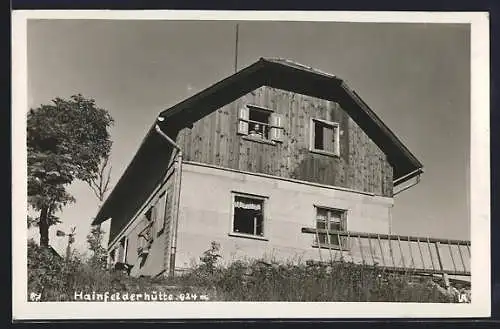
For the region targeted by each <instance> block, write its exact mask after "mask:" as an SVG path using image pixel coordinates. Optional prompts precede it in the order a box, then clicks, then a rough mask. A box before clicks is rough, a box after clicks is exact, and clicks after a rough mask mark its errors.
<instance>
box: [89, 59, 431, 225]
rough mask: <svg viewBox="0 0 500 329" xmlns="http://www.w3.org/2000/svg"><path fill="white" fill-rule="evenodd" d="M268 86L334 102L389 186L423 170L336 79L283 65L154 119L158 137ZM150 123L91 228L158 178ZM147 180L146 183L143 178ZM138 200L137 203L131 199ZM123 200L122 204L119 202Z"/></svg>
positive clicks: (256, 67) (164, 156)
mask: <svg viewBox="0 0 500 329" xmlns="http://www.w3.org/2000/svg"><path fill="white" fill-rule="evenodd" d="M264 85H266V86H270V87H274V88H278V89H283V90H288V91H292V92H296V93H300V94H304V95H308V96H312V97H317V98H321V99H326V100H331V101H335V102H338V103H339V104H340V106H341V107H342V109H344V110H345V111H346V112H347V113H348V114H349V116H350V117H351V118H352V119H353V120H354V121H355V122H356V123H357V124H358V125H359V126H360V128H361V129H363V130H364V131H365V132H366V134H367V135H368V136H369V137H370V138H371V139H372V140H373V141H374V143H375V144H376V145H377V146H378V147H379V148H380V149H381V150H382V151H383V152H384V153H385V154H386V155H387V158H388V161H389V162H390V164H391V165H392V167H393V179H394V185H398V184H401V183H403V182H404V181H406V180H407V179H411V178H412V177H410V174H412V173H416V172H419V173H422V168H423V165H422V164H421V163H420V161H418V159H417V158H416V157H415V156H414V155H413V154H412V153H411V152H410V151H409V150H408V149H407V148H406V147H405V145H403V143H402V142H401V141H400V140H399V139H398V138H397V136H396V135H395V134H394V133H393V132H392V131H391V130H390V129H389V128H388V127H387V126H386V125H385V124H384V123H383V122H382V120H381V119H380V118H379V117H378V116H377V115H376V114H375V112H373V110H372V109H371V108H370V107H369V106H368V105H367V104H366V103H365V102H364V101H363V100H362V99H361V97H359V95H358V94H357V93H356V92H355V91H354V90H353V89H351V88H350V87H349V86H348V85H347V84H346V83H345V82H344V81H343V80H342V79H339V78H338V77H336V76H334V75H331V74H328V73H325V72H321V71H319V70H316V69H314V68H311V67H307V66H304V65H301V64H298V63H294V62H291V61H288V60H283V59H266V58H261V59H260V60H258V61H257V62H255V63H254V64H252V65H250V66H248V67H246V68H244V69H242V70H240V71H238V72H236V73H235V74H233V75H231V76H229V77H227V78H225V79H223V80H221V81H219V82H217V83H215V84H214V85H212V86H210V87H208V88H206V89H204V90H202V91H200V92H199V93H197V94H195V95H193V96H192V97H189V98H187V99H185V100H183V101H181V102H180V103H178V104H176V105H174V106H172V107H171V108H169V109H167V110H164V111H162V112H161V113H160V114H159V115H160V116H162V117H163V118H164V119H165V120H163V121H162V122H161V123H159V124H160V126H161V129H162V131H164V132H166V133H167V134H168V135H169V136H170V137H171V138H172V139H175V138H176V135H177V133H178V132H179V131H180V130H181V129H182V128H184V127H187V126H190V125H191V124H192V123H193V122H196V121H197V120H199V119H200V118H202V117H204V116H206V115H207V114H209V113H211V112H213V111H215V110H217V109H218V108H220V107H222V106H224V105H226V104H228V103H230V102H232V101H234V100H236V99H238V98H239V97H241V96H243V95H245V94H247V93H249V92H250V91H252V90H255V89H257V88H259V87H261V86H264ZM156 123H157V122H155V123H153V125H152V126H151V128H150V129H149V131H148V133H147V135H146V137H145V138H144V140H143V141H142V144H141V146H140V147H139V150H138V152H137V153H136V154H135V156H134V158H133V160H132V162H131V163H130V165H129V166H128V167H127V169H126V170H125V172H124V174H123V175H122V177H121V178H120V180H119V181H118V183H117V184H116V186H115V188H114V189H113V191H112V192H111V193H110V195H109V197H108V198H107V200H106V201H105V203H104V204H103V205H102V207H101V208H100V210H99V212H98V214H97V216H96V218H95V219H94V221H93V223H92V225H97V224H99V223H102V222H103V221H105V220H107V219H108V218H110V217H115V216H120V215H121V214H123V215H125V214H130V213H134V212H133V211H132V209H138V208H139V207H140V205H141V204H142V203H141V202H144V201H145V199H146V198H147V194H148V191H152V190H153V189H154V187H155V186H154V184H155V183H157V182H158V181H159V180H161V178H162V177H163V175H164V171H165V170H166V164H167V162H168V160H169V157H170V154H171V153H170V152H171V151H172V147H171V145H169V144H168V143H166V142H165V141H164V140H162V138H161V137H160V136H159V135H158V134H157V133H156V132H155V130H154V126H155V124H156ZM146 176H147V177H146ZM132 194H133V195H134V196H135V197H131V195H132ZM138 195H139V196H140V197H137V196H138ZM125 200H126V201H125Z"/></svg>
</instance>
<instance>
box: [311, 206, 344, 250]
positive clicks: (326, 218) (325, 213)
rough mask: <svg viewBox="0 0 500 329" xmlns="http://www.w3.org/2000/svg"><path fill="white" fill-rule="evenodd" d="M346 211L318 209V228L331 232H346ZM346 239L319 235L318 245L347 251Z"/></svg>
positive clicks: (334, 235)
mask: <svg viewBox="0 0 500 329" xmlns="http://www.w3.org/2000/svg"><path fill="white" fill-rule="evenodd" d="M346 226H347V225H346V212H345V210H338V209H329V208H322V207H316V228H317V229H323V230H329V231H346V230H347V227H346ZM345 240H346V239H345V237H342V236H339V235H337V234H329V235H328V234H326V233H318V235H317V237H316V243H317V244H318V245H329V246H330V248H340V247H342V248H344V249H346V241H345Z"/></svg>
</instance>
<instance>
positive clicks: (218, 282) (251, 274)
mask: <svg viewBox="0 0 500 329" xmlns="http://www.w3.org/2000/svg"><path fill="white" fill-rule="evenodd" d="M217 251H218V249H217V245H214V244H213V245H212V248H211V249H209V250H207V252H205V253H204V254H203V255H202V257H200V260H201V263H200V264H199V265H197V266H194V267H193V268H191V269H190V270H188V271H187V272H185V273H184V274H182V275H179V276H176V277H175V278H158V279H151V278H133V277H128V276H126V275H124V274H122V273H116V272H109V271H106V270H103V269H96V268H94V267H92V266H91V265H89V264H88V263H86V262H85V261H82V260H81V259H78V258H74V259H72V260H71V261H69V262H65V261H64V260H62V259H60V258H57V257H55V256H54V255H52V254H50V253H49V252H47V251H44V250H42V249H40V248H39V247H38V246H37V245H36V244H34V243H31V244H29V245H28V294H29V293H30V292H36V293H39V294H40V296H41V300H42V301H71V300H74V299H73V298H74V297H73V296H74V293H75V292H79V291H83V292H86V293H92V292H101V293H103V292H109V293H110V294H112V293H115V292H121V293H123V292H128V293H144V292H153V291H156V292H158V293H159V292H167V293H184V294H186V293H196V294H197V295H201V294H204V295H207V296H208V297H209V299H210V300H217V301H309V302H314V301H329V302H435V303H449V302H456V299H454V298H453V297H452V296H447V295H446V294H443V293H442V289H439V288H438V287H437V285H436V283H435V282H433V281H432V280H431V279H415V278H414V277H412V276H410V275H402V274H395V273H387V272H384V271H383V269H382V268H378V267H368V266H363V265H358V264H354V263H349V262H336V263H332V264H303V263H291V262H290V263H279V262H272V263H268V262H264V261H262V260H248V261H236V262H233V263H232V264H230V265H228V266H218V265H217V260H218V258H219V257H220V256H219V255H218V253H217ZM28 297H29V296H28Z"/></svg>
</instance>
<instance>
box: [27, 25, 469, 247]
mask: <svg viewBox="0 0 500 329" xmlns="http://www.w3.org/2000/svg"><path fill="white" fill-rule="evenodd" d="M238 23H239V38H238V40H239V43H238V57H237V58H238V69H242V68H243V67H245V66H248V65H250V64H252V63H253V62H255V61H256V60H258V59H259V58H260V57H281V58H287V59H290V60H293V61H296V62H299V63H302V64H305V65H308V66H311V67H314V68H317V69H320V70H322V71H325V72H330V73H332V74H335V75H336V76H338V77H340V78H342V79H344V80H345V81H346V82H347V83H348V84H349V86H350V87H351V88H353V89H354V90H356V92H357V93H358V94H359V95H360V96H361V97H362V98H363V100H364V101H365V102H366V103H368V104H369V106H370V107H371V108H372V109H373V110H374V111H375V112H376V113H377V115H378V116H379V117H380V118H381V119H382V120H383V121H384V122H385V123H386V125H387V126H388V127H389V128H390V129H391V130H392V131H393V132H394V133H395V134H396V135H397V136H398V137H399V139H400V140H401V141H402V142H403V143H404V144H405V145H406V146H407V147H408V148H409V149H410V150H411V152H412V153H413V154H414V155H415V156H416V157H417V158H418V159H419V160H420V161H421V162H422V163H423V165H424V174H423V175H422V177H421V181H420V183H419V184H418V185H416V186H414V187H412V188H410V189H408V190H406V191H404V192H402V193H400V194H398V195H396V196H395V201H394V203H395V205H394V209H393V216H392V233H395V234H402V235H419V236H431V237H442V238H451V239H455V238H456V239H470V219H469V201H468V198H469V196H468V175H469V174H468V170H469V169H468V168H469V146H470V127H469V125H470V28H469V26H468V25H465V24H462V25H461V24H437V23H432V24H430V23H427V24H401V23H346V22H343V23H336V22H270V21H267V22H255V21H254V22H250V21H242V22H238ZM235 26H236V22H231V21H138V20H129V21H116V20H30V21H29V22H28V98H29V99H28V106H29V107H30V108H36V107H38V106H40V105H41V104H48V103H50V101H51V100H52V99H54V98H56V97H62V98H69V97H70V96H71V95H73V94H77V93H81V94H83V95H84V96H85V97H88V98H93V99H95V100H96V103H97V105H98V106H100V107H103V108H105V109H107V110H108V111H109V112H110V114H111V115H112V116H113V118H114V119H115V125H114V126H113V128H112V130H111V138H112V140H113V148H112V153H111V165H112V177H111V186H112V187H113V186H114V184H115V183H116V182H117V180H118V179H119V178H120V176H121V174H122V173H123V172H124V170H125V169H126V167H127V165H128V164H129V163H130V161H131V160H132V157H133V156H134V154H135V152H136V151H137V149H138V148H139V144H140V143H141V141H142V139H143V138H144V136H145V135H146V132H147V130H148V129H149V128H150V127H151V125H152V123H153V122H154V120H155V119H156V116H157V115H158V113H160V112H161V111H162V110H164V109H166V108H168V107H170V106H172V105H174V104H176V103H178V102H179V101H181V100H183V99H185V98H187V97H189V96H191V95H193V94H194V93H196V92H198V91H200V90H202V89H204V88H206V87H208V86H210V85H212V84H213V83H215V82H217V81H219V80H220V79H222V78H225V77H226V76H228V75H231V74H232V73H234V60H235V39H236V38H235ZM69 192H70V193H71V194H72V195H73V196H74V197H75V198H76V202H75V203H74V204H71V205H69V206H67V207H65V208H64V209H63V211H62V212H61V213H60V214H59V216H60V217H61V219H62V220H63V223H62V224H59V225H57V226H56V227H52V228H51V232H50V243H51V245H52V246H53V247H54V248H55V249H56V250H58V251H60V252H63V251H64V248H65V246H66V240H65V239H63V238H58V237H55V232H56V230H57V229H59V230H63V231H69V229H70V228H71V227H76V242H75V245H74V246H75V247H76V248H77V249H78V250H79V251H80V252H85V250H86V249H87V245H86V241H85V236H86V235H87V233H88V232H89V230H90V223H91V221H92V217H93V216H95V215H96V213H97V209H98V207H99V205H98V200H97V198H96V197H95V196H94V195H93V194H92V192H91V190H90V188H88V187H87V186H86V185H85V184H84V183H81V182H75V183H73V184H72V185H71V186H70V187H69ZM106 228H107V227H106V226H104V229H106ZM30 236H35V237H36V236H37V232H36V230H32V231H30Z"/></svg>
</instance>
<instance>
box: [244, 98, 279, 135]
mask: <svg viewBox="0 0 500 329" xmlns="http://www.w3.org/2000/svg"><path fill="white" fill-rule="evenodd" d="M238 134H240V135H245V136H248V137H250V138H251V139H254V140H262V141H269V142H282V141H283V119H282V116H281V115H280V114H277V113H274V112H273V111H272V110H269V109H266V108H264V107H259V106H255V105H247V106H244V107H242V108H240V110H239V113H238Z"/></svg>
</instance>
